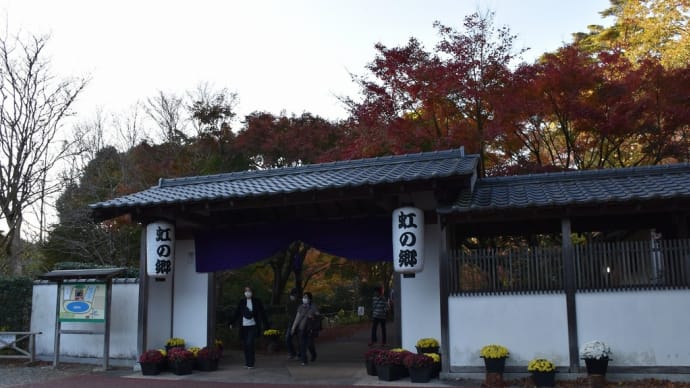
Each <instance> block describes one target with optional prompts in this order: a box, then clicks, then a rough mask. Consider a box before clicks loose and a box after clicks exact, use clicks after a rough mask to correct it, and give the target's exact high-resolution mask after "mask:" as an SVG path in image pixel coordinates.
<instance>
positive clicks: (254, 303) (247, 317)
mask: <svg viewBox="0 0 690 388" xmlns="http://www.w3.org/2000/svg"><path fill="white" fill-rule="evenodd" d="M262 324H263V325H264V327H266V328H269V327H270V325H269V323H268V318H267V317H266V311H265V310H264V306H263V304H262V303H261V300H259V299H258V298H255V297H254V296H253V295H252V289H251V288H250V287H245V288H244V298H242V299H240V302H239V303H238V304H237V308H236V309H235V315H233V317H232V320H231V321H230V328H231V329H232V327H233V325H238V326H239V327H240V339H241V340H242V347H243V348H244V361H245V364H244V366H245V368H247V369H252V368H254V362H255V349H254V348H255V343H256V337H259V336H261V335H262V333H263V330H262V326H261V325H262Z"/></svg>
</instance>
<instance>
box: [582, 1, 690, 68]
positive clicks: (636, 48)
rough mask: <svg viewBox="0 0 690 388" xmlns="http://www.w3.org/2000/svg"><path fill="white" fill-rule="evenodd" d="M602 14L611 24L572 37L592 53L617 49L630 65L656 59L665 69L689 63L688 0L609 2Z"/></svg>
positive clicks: (689, 28)
mask: <svg viewBox="0 0 690 388" xmlns="http://www.w3.org/2000/svg"><path fill="white" fill-rule="evenodd" d="M601 15H602V16H603V17H611V18H613V19H614V23H613V25H611V26H610V27H606V28H604V27H603V26H601V25H592V26H590V27H589V33H587V34H585V33H578V34H575V37H576V39H577V40H579V41H580V42H581V44H582V45H583V46H585V47H588V48H590V49H591V50H592V51H599V50H601V49H609V50H614V49H619V50H622V51H623V52H624V53H625V55H626V56H627V57H628V58H629V59H630V60H631V61H632V62H633V63H640V62H641V61H643V60H644V59H646V58H655V59H657V60H659V61H661V64H662V65H663V66H664V67H666V68H682V67H686V66H687V64H688V63H689V62H690V26H689V25H688V21H689V20H690V3H689V2H688V1H687V0H611V6H610V7H609V8H607V9H605V10H604V11H602V12H601Z"/></svg>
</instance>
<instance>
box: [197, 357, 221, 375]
mask: <svg viewBox="0 0 690 388" xmlns="http://www.w3.org/2000/svg"><path fill="white" fill-rule="evenodd" d="M196 365H197V367H198V369H199V370H200V371H204V372H211V371H214V370H218V360H211V359H208V358H200V359H198V360H196Z"/></svg>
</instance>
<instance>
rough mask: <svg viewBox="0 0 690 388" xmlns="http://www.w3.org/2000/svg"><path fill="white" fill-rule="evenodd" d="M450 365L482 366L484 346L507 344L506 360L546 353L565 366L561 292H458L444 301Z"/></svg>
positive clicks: (523, 360) (523, 362)
mask: <svg viewBox="0 0 690 388" xmlns="http://www.w3.org/2000/svg"><path fill="white" fill-rule="evenodd" d="M448 315H449V327H450V335H449V336H450V344H449V345H450V365H451V367H453V366H483V365H484V363H483V360H482V359H481V358H480V357H479V351H480V349H481V348H482V346H484V345H488V344H492V343H495V344H499V345H503V346H505V347H507V348H508V350H509V351H510V357H509V358H508V360H507V361H506V365H520V366H526V365H527V364H528V363H529V361H530V360H531V359H532V358H534V357H545V358H548V359H550V360H552V361H554V362H555V363H556V365H558V366H568V365H569V356H568V349H569V347H568V324H567V317H566V308H565V295H563V294H537V295H498V296H463V297H461V296H458V297H451V298H449V300H448Z"/></svg>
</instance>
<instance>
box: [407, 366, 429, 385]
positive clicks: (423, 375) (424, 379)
mask: <svg viewBox="0 0 690 388" xmlns="http://www.w3.org/2000/svg"><path fill="white" fill-rule="evenodd" d="M408 373H409V375H410V381H411V382H413V383H428V382H429V381H430V380H431V378H432V377H433V376H434V367H433V366H429V367H421V368H409V369H408Z"/></svg>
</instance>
